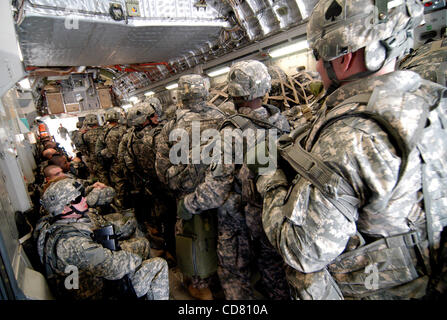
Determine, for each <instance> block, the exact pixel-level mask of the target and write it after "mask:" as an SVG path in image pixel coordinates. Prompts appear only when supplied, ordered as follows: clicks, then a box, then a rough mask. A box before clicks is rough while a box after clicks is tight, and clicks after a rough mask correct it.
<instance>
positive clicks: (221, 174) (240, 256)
mask: <svg viewBox="0 0 447 320" xmlns="http://www.w3.org/2000/svg"><path fill="white" fill-rule="evenodd" d="M228 77H229V78H228V82H229V93H230V95H231V96H233V97H234V96H244V97H247V98H246V99H247V100H248V101H250V100H255V99H256V98H262V97H263V96H264V95H265V94H266V93H267V92H268V90H269V88H270V76H269V75H268V72H267V68H266V67H265V66H264V65H263V64H262V63H260V62H258V61H242V62H238V63H236V64H235V65H233V67H232V69H231V70H230V72H229V74H228ZM255 79H256V81H255ZM252 83H256V84H257V85H255V86H253V85H252ZM250 86H251V87H250ZM240 115H243V117H241V116H240ZM241 118H242V119H245V121H247V122H246V123H245V124H244V125H240V124H239V123H238V121H237V120H236V119H241ZM262 123H265V125H262ZM257 124H258V125H257ZM260 124H261V125H260ZM242 126H250V127H251V128H254V129H259V130H266V128H276V129H279V130H280V131H282V132H289V131H290V127H289V124H288V122H287V120H286V119H285V118H284V117H283V116H282V115H281V113H280V110H279V109H278V108H277V107H274V106H270V105H263V106H261V107H259V108H257V109H254V110H253V109H251V108H247V107H243V108H239V110H238V115H236V116H233V117H229V118H228V120H227V121H225V122H224V124H223V125H222V129H221V131H220V133H221V138H222V145H223V146H224V148H225V151H226V152H227V153H228V154H230V155H231V156H232V159H233V161H232V164H223V163H224V159H223V158H222V159H221V163H220V164H215V163H213V164H212V165H211V167H210V170H208V172H207V173H206V177H205V179H204V181H203V182H202V183H201V184H199V186H198V187H197V188H196V189H195V191H194V192H192V193H190V194H188V195H186V196H185V197H184V205H185V208H186V210H187V211H188V212H190V213H200V212H201V211H205V210H209V209H214V208H218V232H219V234H218V248H217V249H218V251H217V252H218V261H219V267H218V275H219V279H220V282H221V285H222V287H223V289H224V293H225V297H226V299H229V300H239V299H254V298H255V296H254V293H253V289H252V286H251V284H250V278H251V270H250V268H251V262H252V261H255V262H256V264H257V267H258V270H259V272H260V274H261V281H262V284H263V288H264V289H265V293H266V295H267V297H268V298H270V299H288V298H289V296H290V295H289V289H288V286H287V282H286V280H285V274H284V265H283V261H282V259H281V257H280V256H279V255H278V254H277V253H276V252H275V250H274V248H273V247H272V245H271V244H270V243H269V241H268V239H267V237H266V235H265V233H264V231H263V229H262V221H261V212H262V199H260V197H259V194H258V193H257V192H256V191H255V180H254V178H255V176H254V175H253V173H252V172H251V171H250V169H248V167H247V166H246V165H245V164H243V165H241V164H235V161H234V160H235V158H236V157H237V154H236V153H237V152H236V151H235V149H234V148H233V143H232V141H228V139H225V138H224V137H225V131H226V130H231V131H233V129H236V128H238V129H244V128H242ZM233 132H235V133H236V135H235V136H234V139H235V143H236V144H239V145H243V143H244V140H248V141H245V142H246V148H247V149H248V150H249V149H251V148H252V147H253V143H254V139H253V140H249V139H244V137H243V134H242V131H241V130H239V131H233ZM233 150H234V151H233Z"/></svg>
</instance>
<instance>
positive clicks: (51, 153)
mask: <svg viewBox="0 0 447 320" xmlns="http://www.w3.org/2000/svg"><path fill="white" fill-rule="evenodd" d="M56 154H58V152H57V150H55V149H53V148H48V149H45V150H44V151H42V157H43V158H44V159H46V160H50V159H51V158H53V156H54V155H56Z"/></svg>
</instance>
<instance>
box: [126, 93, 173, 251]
mask: <svg viewBox="0 0 447 320" xmlns="http://www.w3.org/2000/svg"><path fill="white" fill-rule="evenodd" d="M157 100H158V99H157ZM161 116H162V114H161V105H160V104H159V103H158V104H157V103H156V101H154V100H152V103H150V102H148V101H145V102H142V103H139V104H137V105H136V106H134V107H132V108H130V109H129V111H128V115H127V120H128V126H129V130H128V132H127V134H126V135H125V136H124V137H123V139H122V141H121V143H120V145H119V150H118V154H119V161H120V164H121V166H122V167H123V168H124V170H125V172H126V176H128V177H130V180H131V181H132V184H133V187H134V195H132V198H133V199H134V201H135V202H136V204H135V207H136V210H137V212H138V217H139V218H140V220H141V222H144V223H146V226H147V230H148V237H149V239H150V240H151V241H150V242H151V250H152V254H153V255H157V256H163V255H166V254H168V253H167V251H172V250H173V245H174V244H173V242H174V240H173V230H174V229H173V226H170V227H169V226H168V224H169V218H170V215H171V216H173V215H174V213H175V207H174V206H173V199H172V198H170V197H169V194H168V192H167V190H166V189H165V188H163V185H161V184H160V183H159V181H158V177H157V174H156V172H155V155H156V140H157V139H158V138H157V137H158V134H159V133H160V131H161V129H162V126H161V125H159V124H158V118H159V117H161ZM148 204H149V205H148ZM174 205H175V203H174ZM171 220H172V219H171ZM169 255H170V254H169Z"/></svg>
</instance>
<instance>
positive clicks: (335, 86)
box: [323, 60, 341, 95]
mask: <svg viewBox="0 0 447 320" xmlns="http://www.w3.org/2000/svg"><path fill="white" fill-rule="evenodd" d="M323 65H324V69H326V73H327V75H328V77H329V79H330V80H331V85H330V86H329V88H328V89H327V90H326V95H330V94H331V93H332V92H334V91H335V90H337V89H338V88H339V87H340V85H341V83H340V80H338V78H337V74H336V73H335V70H334V67H333V66H332V63H331V62H330V61H326V60H323Z"/></svg>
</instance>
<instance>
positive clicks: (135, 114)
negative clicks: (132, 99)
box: [127, 102, 155, 127]
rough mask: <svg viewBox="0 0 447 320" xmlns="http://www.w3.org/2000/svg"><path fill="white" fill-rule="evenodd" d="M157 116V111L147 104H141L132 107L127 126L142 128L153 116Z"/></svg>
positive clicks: (128, 113)
mask: <svg viewBox="0 0 447 320" xmlns="http://www.w3.org/2000/svg"><path fill="white" fill-rule="evenodd" d="M154 114H155V109H154V108H153V107H151V105H150V104H149V103H147V102H139V103H138V104H136V105H135V106H133V107H131V108H130V109H129V111H128V112H127V125H128V126H129V127H132V126H141V125H143V123H144V122H145V121H146V120H147V119H148V118H149V117H151V116H153V115H154Z"/></svg>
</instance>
